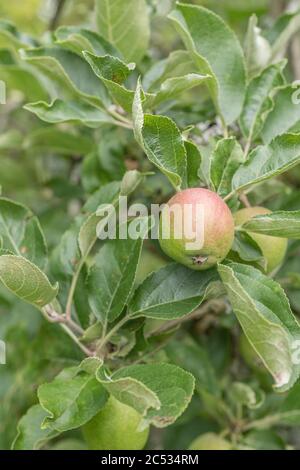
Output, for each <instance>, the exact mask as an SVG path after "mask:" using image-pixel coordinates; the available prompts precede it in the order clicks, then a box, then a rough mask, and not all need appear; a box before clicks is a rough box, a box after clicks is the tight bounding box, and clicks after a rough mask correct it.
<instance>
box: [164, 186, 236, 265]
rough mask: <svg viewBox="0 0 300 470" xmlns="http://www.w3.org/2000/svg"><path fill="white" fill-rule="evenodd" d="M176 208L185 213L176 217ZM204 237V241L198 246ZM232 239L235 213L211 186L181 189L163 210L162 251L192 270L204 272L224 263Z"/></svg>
mask: <svg viewBox="0 0 300 470" xmlns="http://www.w3.org/2000/svg"><path fill="white" fill-rule="evenodd" d="M175 209H179V211H181V214H184V215H182V216H181V217H177V216H174V212H173V211H175ZM176 214H177V212H176ZM178 235H180V236H178ZM201 238H202V239H203V240H202V241H203V243H199V244H198V246H195V245H196V244H195V242H196V241H197V240H200V239H201ZM233 239H234V220H233V217H232V214H231V212H230V210H229V208H228V207H227V205H226V204H225V202H224V201H223V199H221V198H220V196H218V194H216V193H215V192H213V191H210V190H208V189H203V188H192V189H185V190H184V191H181V192H178V193H177V194H175V196H173V197H172V198H171V199H170V200H169V202H168V203H167V204H166V206H165V207H164V208H163V210H162V211H161V216H160V229H159V243H160V246H161V248H162V250H163V251H164V253H165V254H166V255H168V256H169V257H170V258H172V259H174V260H175V261H177V262H178V263H181V264H183V265H185V266H188V267H189V268H191V269H195V270H198V271H201V270H205V269H209V268H211V267H212V266H214V265H215V264H217V263H219V262H221V261H222V260H223V259H224V258H225V257H226V255H227V253H228V252H229V250H230V248H231V246H232V243H233Z"/></svg>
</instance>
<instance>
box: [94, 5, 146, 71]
mask: <svg viewBox="0 0 300 470" xmlns="http://www.w3.org/2000/svg"><path fill="white" fill-rule="evenodd" d="M96 21H97V26H98V30H99V33H100V34H101V35H102V36H103V37H104V38H105V39H106V40H107V41H109V42H110V43H111V44H112V45H113V46H115V47H116V48H117V49H119V51H121V52H122V54H123V56H124V58H125V59H126V60H127V61H128V62H131V61H134V62H139V60H140V59H142V57H143V55H144V54H145V52H146V50H147V48H148V43H149V38H150V25H149V15H148V6H147V3H146V1H145V0H126V2H125V3H124V1H122V0H96Z"/></svg>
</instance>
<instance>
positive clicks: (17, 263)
mask: <svg viewBox="0 0 300 470" xmlns="http://www.w3.org/2000/svg"><path fill="white" fill-rule="evenodd" d="M0 280H1V282H2V283H3V284H4V285H5V287H7V289H9V290H10V291H11V292H13V293H14V294H15V295H16V296H17V297H19V298H20V299H22V300H26V302H29V303H30V304H33V305H35V306H36V307H38V308H40V307H43V306H45V305H47V304H49V303H50V302H51V301H52V300H53V299H54V298H55V297H56V295H57V292H58V285H57V284H56V285H54V286H51V284H50V282H49V280H48V278H47V276H46V275H45V274H44V273H43V272H42V271H41V270H40V269H39V268H38V267H37V266H36V265H34V264H32V263H31V262H30V261H28V260H27V259H26V258H23V257H22V256H13V255H2V256H0Z"/></svg>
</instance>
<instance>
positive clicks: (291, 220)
mask: <svg viewBox="0 0 300 470" xmlns="http://www.w3.org/2000/svg"><path fill="white" fill-rule="evenodd" d="M241 228H242V229H243V230H246V231H247V232H255V233H261V234H262V235H270V236H273V237H283V238H291V239H295V240H299V239H300V211H276V212H272V213H271V214H265V215H259V216H256V217H253V218H252V219H251V220H249V221H248V222H246V223H245V224H243V225H242V227H241Z"/></svg>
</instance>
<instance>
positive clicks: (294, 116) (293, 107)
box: [261, 85, 300, 144]
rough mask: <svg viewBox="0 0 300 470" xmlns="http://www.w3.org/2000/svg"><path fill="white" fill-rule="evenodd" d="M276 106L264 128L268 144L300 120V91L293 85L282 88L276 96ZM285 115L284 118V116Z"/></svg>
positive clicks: (262, 134)
mask: <svg viewBox="0 0 300 470" xmlns="http://www.w3.org/2000/svg"><path fill="white" fill-rule="evenodd" d="M273 100H274V106H273V109H272V111H271V112H270V113H269V114H268V117H267V119H266V122H265V124H264V126H263V129H262V133H261V136H262V139H263V141H264V142H265V143H266V144H268V143H269V142H271V140H272V139H274V137H276V136H277V135H279V134H283V133H284V132H288V131H289V130H292V128H293V126H295V125H296V124H298V122H299V121H300V106H299V91H298V90H297V87H294V86H293V85H287V86H285V87H283V88H281V89H280V90H279V91H278V93H277V94H276V95H275V96H274V98H273ZM283 116H284V118H283Z"/></svg>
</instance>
